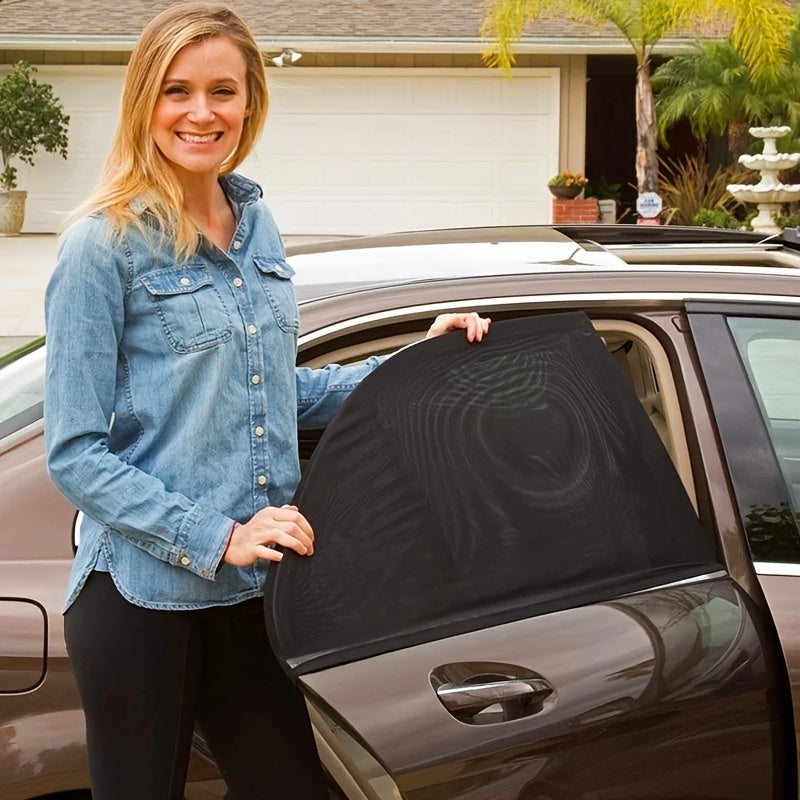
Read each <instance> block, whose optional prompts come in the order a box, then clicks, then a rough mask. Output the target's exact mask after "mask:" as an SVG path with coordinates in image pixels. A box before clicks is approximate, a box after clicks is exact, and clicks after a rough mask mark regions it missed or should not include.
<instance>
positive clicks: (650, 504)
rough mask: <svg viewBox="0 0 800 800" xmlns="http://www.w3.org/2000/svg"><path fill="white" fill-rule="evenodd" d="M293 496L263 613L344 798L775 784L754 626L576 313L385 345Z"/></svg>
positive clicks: (755, 619)
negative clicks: (297, 528) (359, 755)
mask: <svg viewBox="0 0 800 800" xmlns="http://www.w3.org/2000/svg"><path fill="white" fill-rule="evenodd" d="M295 502H296V503H297V505H298V506H299V507H300V508H301V510H302V511H303V513H304V514H305V515H306V516H307V518H308V519H309V521H310V522H311V524H312V526H313V527H314V530H315V532H316V543H315V555H314V556H313V558H310V559H307V558H301V557H298V556H295V554H293V553H291V552H287V553H286V554H285V557H284V560H283V561H282V562H281V563H280V565H279V566H278V567H277V569H273V570H272V571H271V577H270V580H269V581H268V584H267V587H266V588H267V592H266V596H265V614H266V621H267V627H268V630H269V633H270V638H271V640H272V643H273V647H274V648H275V651H276V653H277V654H278V656H279V658H280V659H281V661H282V663H283V664H284V666H285V668H286V669H287V671H288V672H289V673H290V674H291V675H292V676H293V677H294V678H295V680H296V681H297V682H298V684H299V685H300V687H301V689H302V690H303V691H304V692H305V694H306V696H307V697H308V699H309V703H310V705H311V706H312V709H317V710H319V712H321V716H318V717H317V726H318V727H319V726H320V725H324V726H327V727H328V728H329V729H330V730H333V729H338V730H340V731H342V732H344V733H345V734H346V738H348V739H350V740H353V741H355V742H358V743H360V746H361V747H363V748H364V752H365V753H366V754H368V758H367V759H366V760H362V762H360V763H361V766H360V765H359V762H358V760H356V761H352V762H349V763H351V766H350V767H349V769H350V771H351V778H352V781H353V784H354V785H357V786H358V787H359V789H358V791H359V792H360V793H361V795H360V796H366V797H370V798H384V797H385V798H396V797H404V798H408V800H434V798H435V799H436V800H448V798H460V800H479V799H486V800H488V799H489V798H493V799H494V798H520V799H521V800H567V799H568V798H581V799H582V800H588V798H593V800H601V799H602V800H605V799H607V798H609V799H610V798H614V799H615V800H616V799H617V798H619V799H622V798H626V799H630V800H633V798H642V797H648V798H665V800H666V798H684V799H685V798H697V800H699V799H700V798H704V799H706V800H707V798H709V797H714V798H729V799H730V798H741V800H753V798H756V797H757V798H770V797H778V796H783V795H782V790H781V786H782V785H783V784H782V781H783V778H782V771H783V770H784V769H786V768H787V765H788V764H790V763H793V757H792V754H791V752H789V753H788V754H787V752H786V747H785V743H786V742H787V741H790V737H786V736H785V735H784V734H785V733H786V731H785V725H786V719H785V718H784V715H783V714H782V713H779V712H778V711H776V709H779V708H780V705H781V703H787V704H788V703H789V700H788V698H787V697H786V696H785V688H784V683H783V682H782V681H781V679H780V675H781V666H780V665H781V663H782V661H781V657H780V653H779V651H778V648H777V644H776V641H775V635H774V632H773V630H772V627H771V625H770V623H769V620H767V619H765V618H764V617H763V616H762V612H761V611H760V610H759V609H758V608H757V607H756V606H755V604H754V603H752V602H751V600H750V598H749V597H748V596H746V595H745V594H744V593H743V592H742V591H741V590H740V589H739V588H738V587H737V586H736V585H735V584H734V583H733V581H732V580H731V579H730V577H729V576H728V575H727V573H726V571H725V568H724V565H722V564H721V563H720V562H719V560H718V559H719V557H718V554H717V548H716V546H715V541H714V538H713V536H711V534H710V533H709V532H708V531H707V530H705V529H704V528H703V527H702V526H701V524H700V523H699V521H698V518H697V515H696V512H695V510H694V508H693V506H692V504H691V502H690V501H689V499H688V497H687V495H686V493H685V490H684V488H683V486H682V484H681V482H680V480H679V478H678V476H677V474H676V472H675V470H674V468H673V466H672V463H671V461H670V459H669V456H668V454H667V453H666V451H665V450H664V447H663V445H662V443H661V441H660V439H659V437H658V435H657V433H656V432H655V430H654V429H653V427H652V425H651V424H650V422H649V420H648V419H647V416H646V414H645V413H644V411H643V410H642V408H641V406H640V404H639V402H638V400H637V398H636V396H635V394H634V392H633V391H632V389H631V388H630V386H629V385H628V384H627V383H626V381H625V379H624V377H623V375H622V373H621V371H620V370H619V367H618V366H617V364H616V363H615V362H614V360H613V358H612V356H610V355H609V353H608V352H607V350H606V347H605V346H604V343H603V341H602V339H601V338H600V337H599V336H598V335H597V334H596V333H595V331H594V329H593V328H592V325H591V323H590V322H589V320H588V318H587V317H586V316H585V315H584V314H583V313H580V312H570V313H560V314H551V315H544V316H537V317H529V318H523V319H516V320H512V321H507V322H500V323H495V324H494V325H493V326H492V330H491V332H490V334H489V336H488V337H487V338H486V339H485V340H484V341H483V342H482V343H481V344H479V345H470V344H469V343H467V342H466V341H465V339H464V337H463V335H461V334H451V335H448V336H443V337H438V338H436V339H433V340H430V341H426V342H423V343H420V344H419V345H415V346H413V347H410V348H407V349H405V350H402V351H400V352H399V353H397V354H395V355H394V356H393V357H392V358H390V359H389V360H388V361H387V362H386V363H385V364H384V365H383V366H381V367H380V368H379V369H378V370H377V371H376V372H375V373H373V374H372V375H370V376H369V377H368V378H367V379H366V380H365V381H364V382H363V383H362V384H361V385H360V386H359V387H358V389H357V390H356V391H355V392H354V393H353V395H352V396H351V397H350V399H349V400H348V402H347V404H346V405H345V407H344V408H343V409H342V412H341V414H340V415H339V416H338V417H337V419H336V420H335V421H334V422H333V424H332V425H331V426H330V427H329V428H328V430H327V431H326V432H325V435H324V436H323V438H322V440H321V442H320V444H319V446H318V448H317V450H316V452H315V454H314V457H313V459H312V461H311V464H310V466H309V469H308V471H307V473H306V475H305V476H304V479H303V481H302V483H301V486H300V488H299V490H298V494H297V497H296V501H295ZM787 707H788V706H787ZM327 741H328V743H329V744H330V745H331V746H332V747H333V748H334V749H335V748H336V736H331V737H328V739H327ZM331 743H332V744H331ZM367 762H369V763H370V764H372V766H370V767H365V766H363V765H364V764H366V763H367ZM367 772H369V773H370V774H366V773H367Z"/></svg>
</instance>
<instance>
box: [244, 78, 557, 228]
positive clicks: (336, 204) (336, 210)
mask: <svg viewBox="0 0 800 800" xmlns="http://www.w3.org/2000/svg"><path fill="white" fill-rule="evenodd" d="M270 78H271V82H270V87H271V113H270V117H269V118H268V120H267V128H266V131H265V134H264V136H263V138H262V141H261V145H260V147H259V148H258V152H257V154H256V155H255V156H254V157H253V158H252V159H251V162H250V163H249V164H248V165H247V167H248V172H249V174H251V175H253V176H254V177H257V179H259V180H260V181H261V183H262V185H263V186H264V188H265V192H266V194H267V197H268V200H269V202H270V205H271V207H272V209H273V211H274V213H275V215H276V217H277V219H278V224H279V225H280V226H281V228H282V229H283V230H284V231H285V232H287V233H289V232H294V233H307V234H355V233H380V232H384V231H388V230H408V229H413V228H436V227H446V226H451V225H452V226H469V225H503V224H515V223H527V224H531V223H543V222H547V221H548V220H549V219H550V196H549V194H548V192H547V188H546V183H547V179H548V178H549V177H550V176H551V175H553V174H555V173H556V172H558V120H559V71H558V70H557V69H530V70H519V71H517V72H516V73H515V77H514V78H513V79H511V80H509V79H507V78H505V77H503V76H502V75H501V74H500V73H499V72H496V71H489V70H486V69H461V70H447V69H437V70H422V69H385V70H384V69H376V70H364V69H352V70H351V69H337V70H325V69H316V68H309V69H298V68H295V69H291V68H287V69H285V70H283V71H280V72H271V73H270Z"/></svg>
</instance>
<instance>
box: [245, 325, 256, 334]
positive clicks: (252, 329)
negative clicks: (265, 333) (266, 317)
mask: <svg viewBox="0 0 800 800" xmlns="http://www.w3.org/2000/svg"><path fill="white" fill-rule="evenodd" d="M247 332H248V333H251V334H256V333H258V327H257V326H256V325H253V324H252V323H250V325H248V326H247Z"/></svg>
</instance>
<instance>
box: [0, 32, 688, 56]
mask: <svg viewBox="0 0 800 800" xmlns="http://www.w3.org/2000/svg"><path fill="white" fill-rule="evenodd" d="M256 41H257V42H258V44H259V46H260V47H261V49H262V50H263V51H264V52H267V53H268V52H272V51H275V52H280V51H281V50H282V49H283V48H285V47H292V48H293V49H295V50H297V51H299V52H309V53H439V54H441V53H453V54H465V53H482V52H483V51H484V50H485V49H486V47H487V43H486V42H485V41H483V40H482V39H478V38H453V37H448V38H444V37H443V38H437V39H433V38H415V37H396V38H390V37H342V36H330V37H313V36H278V37H271V38H265V37H259V36H257V37H256ZM691 41H692V40H691V39H677V38H676V39H662V40H661V41H660V42H659V43H658V47H657V49H658V52H659V53H661V54H663V55H671V54H674V53H679V52H682V51H685V50H686V49H687V48H688V47H689V45H690V44H691ZM135 42H136V37H134V36H72V35H62V34H8V33H6V34H3V33H0V50H50V51H95V52H98V51H103V52H118V51H119V52H130V51H131V50H132V49H133V46H134V44H135ZM630 52H631V46H630V44H629V43H628V42H627V41H625V40H624V39H621V38H615V37H608V38H600V37H586V38H581V37H560V38H553V37H525V38H524V39H522V40H521V41H519V42H517V43H516V44H515V45H514V53H515V55H530V54H558V55H564V54H582V55H618V54H629V53H630Z"/></svg>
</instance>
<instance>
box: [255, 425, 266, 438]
mask: <svg viewBox="0 0 800 800" xmlns="http://www.w3.org/2000/svg"><path fill="white" fill-rule="evenodd" d="M263 435H264V429H263V428H262V427H261V426H260V425H257V426H256V436H263Z"/></svg>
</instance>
